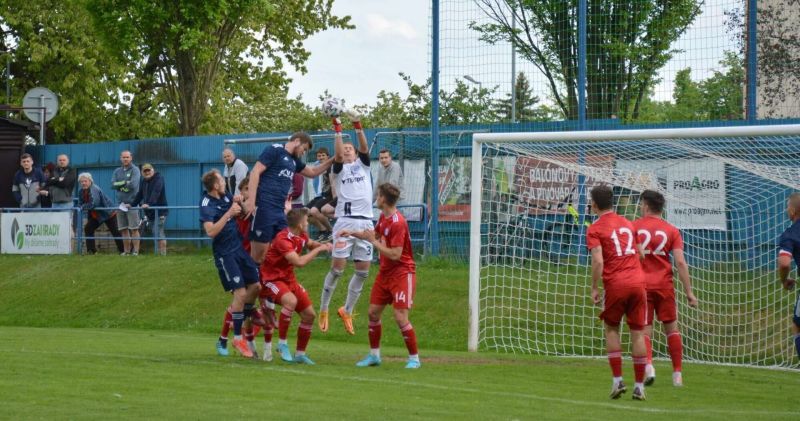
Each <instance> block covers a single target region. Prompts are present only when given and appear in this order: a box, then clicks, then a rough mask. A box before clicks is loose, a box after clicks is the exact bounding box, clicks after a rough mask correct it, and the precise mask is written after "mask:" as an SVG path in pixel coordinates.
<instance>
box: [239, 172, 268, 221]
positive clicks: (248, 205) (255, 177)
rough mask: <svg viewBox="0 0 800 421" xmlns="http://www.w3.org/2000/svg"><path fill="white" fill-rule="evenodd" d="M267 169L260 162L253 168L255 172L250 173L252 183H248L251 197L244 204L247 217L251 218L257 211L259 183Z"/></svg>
mask: <svg viewBox="0 0 800 421" xmlns="http://www.w3.org/2000/svg"><path fill="white" fill-rule="evenodd" d="M266 169H267V167H266V165H264V164H262V163H261V161H258V162H256V165H254V166H253V170H252V171H250V182H249V183H247V188H248V190H249V191H250V196H248V197H247V201H245V203H244V211H245V212H246V213H247V216H250V214H252V213H253V212H254V211H255V209H256V196H257V193H258V182H259V181H260V180H261V173H263V172H264V171H266Z"/></svg>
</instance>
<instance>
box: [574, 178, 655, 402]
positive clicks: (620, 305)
mask: <svg viewBox="0 0 800 421" xmlns="http://www.w3.org/2000/svg"><path fill="white" fill-rule="evenodd" d="M613 196H614V195H613V192H612V190H611V188H610V187H608V186H597V187H595V188H593V189H592V191H591V197H592V212H594V213H595V214H597V215H598V219H597V221H595V223H593V224H592V225H591V226H590V227H589V229H588V231H587V232H586V245H587V247H588V248H589V251H590V252H591V254H592V301H594V303H595V304H598V305H599V304H601V302H602V305H603V312H602V313H600V318H601V319H602V320H603V322H604V323H605V335H606V349H607V351H608V364H609V365H610V366H611V373H612V375H613V377H614V379H613V383H612V387H611V399H618V398H619V397H620V396H621V395H622V394H623V393H624V392H625V391H626V387H625V383H624V382H623V381H622V344H621V343H620V333H619V325H620V322H621V321H622V316H625V320H626V321H627V323H628V328H629V329H630V331H631V342H632V344H633V352H632V354H633V370H634V373H635V377H636V383H635V384H634V388H633V399H634V400H644V399H645V394H644V374H645V373H644V371H645V365H646V364H647V349H646V348H645V345H644V327H645V325H647V293H646V291H645V284H644V274H643V272H642V266H641V263H640V262H639V259H640V256H641V250H640V249H639V246H638V244H637V241H636V234H635V233H634V229H633V224H631V222H630V221H628V220H627V219H625V218H624V217H622V216H620V215H617V214H616V213H615V212H614V211H613V210H612V202H613V200H614V197H613ZM601 279H602V281H603V288H604V289H605V292H604V294H603V295H601V293H600V291H599V289H598V287H597V284H598V282H599V281H600V280H601Z"/></svg>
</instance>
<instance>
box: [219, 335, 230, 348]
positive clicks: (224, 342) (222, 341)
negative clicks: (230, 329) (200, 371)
mask: <svg viewBox="0 0 800 421" xmlns="http://www.w3.org/2000/svg"><path fill="white" fill-rule="evenodd" d="M219 343H220V345H222V347H223V348H227V347H228V338H223V337H222V336H220V337H219Z"/></svg>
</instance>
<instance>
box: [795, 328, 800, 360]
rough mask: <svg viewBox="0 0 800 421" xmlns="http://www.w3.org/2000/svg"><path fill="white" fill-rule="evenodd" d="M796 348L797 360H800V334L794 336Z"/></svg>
mask: <svg viewBox="0 0 800 421" xmlns="http://www.w3.org/2000/svg"><path fill="white" fill-rule="evenodd" d="M794 347H795V349H796V350H797V358H800V333H798V334H797V335H794Z"/></svg>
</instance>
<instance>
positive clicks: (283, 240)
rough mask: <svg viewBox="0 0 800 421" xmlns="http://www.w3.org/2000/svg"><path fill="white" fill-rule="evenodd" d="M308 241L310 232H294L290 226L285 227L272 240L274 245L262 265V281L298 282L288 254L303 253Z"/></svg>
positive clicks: (260, 269)
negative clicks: (287, 257)
mask: <svg viewBox="0 0 800 421" xmlns="http://www.w3.org/2000/svg"><path fill="white" fill-rule="evenodd" d="M307 243H308V234H306V233H305V232H304V233H301V234H300V235H295V234H292V232H291V231H289V228H284V229H283V230H282V231H281V232H279V233H278V235H276V236H275V238H274V239H273V240H272V245H271V246H270V247H269V251H267V256H266V257H265V258H264V264H262V265H261V267H260V268H259V271H260V272H261V280H262V281H282V282H286V283H288V284H290V283H293V282H297V278H295V276H294V266H292V264H291V263H289V261H288V260H286V255H287V254H289V253H291V252H295V253H297V254H298V255H299V254H302V253H303V248H304V247H305V246H306V244H307Z"/></svg>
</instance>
